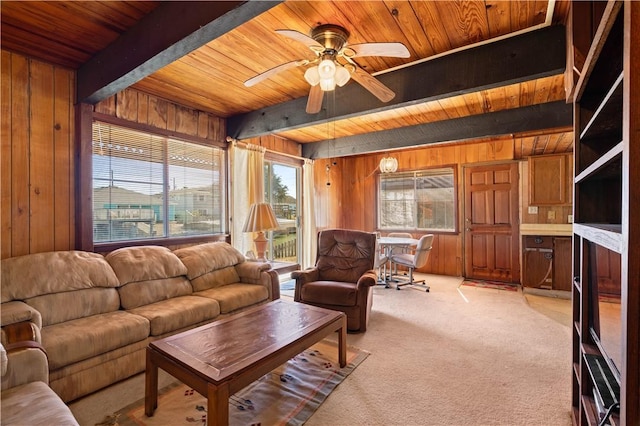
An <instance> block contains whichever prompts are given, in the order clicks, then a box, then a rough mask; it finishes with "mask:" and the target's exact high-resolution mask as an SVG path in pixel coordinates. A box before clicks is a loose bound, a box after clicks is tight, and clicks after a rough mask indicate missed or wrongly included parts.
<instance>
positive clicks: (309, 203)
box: [301, 160, 317, 269]
mask: <svg viewBox="0 0 640 426" xmlns="http://www.w3.org/2000/svg"><path fill="white" fill-rule="evenodd" d="M313 169H314V167H313V160H305V162H304V165H303V166H302V179H303V181H302V259H301V262H302V269H305V268H309V267H311V266H313V265H315V263H316V248H317V243H316V237H317V236H316V213H315V212H316V209H315V205H314V204H315V203H314V199H315V188H314V184H313V182H314V177H313Z"/></svg>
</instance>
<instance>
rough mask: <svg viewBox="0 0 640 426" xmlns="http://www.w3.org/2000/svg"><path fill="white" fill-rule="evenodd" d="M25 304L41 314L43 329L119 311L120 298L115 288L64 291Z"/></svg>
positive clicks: (38, 297) (36, 298) (28, 300)
mask: <svg viewBox="0 0 640 426" xmlns="http://www.w3.org/2000/svg"><path fill="white" fill-rule="evenodd" d="M25 303H26V304H27V305H29V306H31V307H33V308H34V309H36V310H37V311H38V312H42V325H43V327H46V326H48V325H53V324H58V323H61V322H65V321H71V320H74V319H78V318H84V317H90V316H92V315H98V314H104V313H107V312H113V311H117V310H118V309H120V297H119V296H118V291H117V290H116V289H115V288H89V289H86V290H76V291H64V292H60V293H55V294H46V295H44V296H37V297H32V298H30V299H27V300H25ZM60 307H64V309H60Z"/></svg>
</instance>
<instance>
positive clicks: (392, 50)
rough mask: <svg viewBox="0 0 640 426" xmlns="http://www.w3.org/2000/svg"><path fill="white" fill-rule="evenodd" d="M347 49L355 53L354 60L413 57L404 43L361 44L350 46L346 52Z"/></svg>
mask: <svg viewBox="0 0 640 426" xmlns="http://www.w3.org/2000/svg"><path fill="white" fill-rule="evenodd" d="M347 49H351V50H353V51H354V52H355V54H354V55H351V57H352V58H355V57H358V56H390V57H394V58H408V57H409V56H411V53H409V50H408V49H407V47H406V46H405V45H404V44H402V43H361V44H352V45H349V46H347V47H346V49H345V50H347ZM347 56H348V55H347Z"/></svg>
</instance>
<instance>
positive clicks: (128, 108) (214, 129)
mask: <svg viewBox="0 0 640 426" xmlns="http://www.w3.org/2000/svg"><path fill="white" fill-rule="evenodd" d="M94 111H95V112H97V113H100V114H105V115H109V116H113V117H117V118H120V119H122V120H126V121H130V122H133V123H137V124H142V125H146V126H149V127H153V128H156V129H160V130H166V131H169V132H171V133H174V134H175V135H176V136H180V135H185V136H194V137H197V138H201V139H205V140H209V141H211V142H217V143H224V141H225V139H226V137H227V127H226V120H225V119H223V118H219V117H216V116H214V115H212V114H210V113H207V112H204V111H198V110H195V109H192V108H187V107H184V106H182V105H179V104H176V103H173V102H170V101H168V100H165V99H161V98H158V97H155V96H151V95H148V94H146V93H143V92H140V91H138V90H134V89H125V90H123V91H122V92H120V93H118V94H116V95H115V96H112V97H110V98H108V99H105V100H104V101H102V102H99V103H98V104H96V105H95V107H94Z"/></svg>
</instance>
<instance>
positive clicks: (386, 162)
mask: <svg viewBox="0 0 640 426" xmlns="http://www.w3.org/2000/svg"><path fill="white" fill-rule="evenodd" d="M396 170H398V160H397V159H396V158H393V157H383V158H382V160H380V171H381V172H382V173H393V172H395V171H396Z"/></svg>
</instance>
